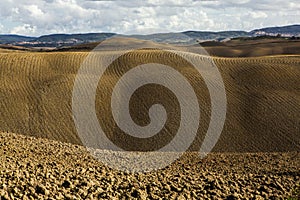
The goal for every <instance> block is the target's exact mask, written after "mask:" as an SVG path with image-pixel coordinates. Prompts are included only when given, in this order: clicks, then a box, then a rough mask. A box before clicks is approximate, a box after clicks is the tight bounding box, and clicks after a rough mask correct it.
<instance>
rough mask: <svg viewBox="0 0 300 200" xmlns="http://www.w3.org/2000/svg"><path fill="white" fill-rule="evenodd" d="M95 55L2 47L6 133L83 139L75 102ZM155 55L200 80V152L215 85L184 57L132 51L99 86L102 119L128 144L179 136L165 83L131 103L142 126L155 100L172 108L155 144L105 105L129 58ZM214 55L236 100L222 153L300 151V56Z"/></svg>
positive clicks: (0, 108) (1, 127) (1, 105)
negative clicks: (125, 129)
mask: <svg viewBox="0 0 300 200" xmlns="http://www.w3.org/2000/svg"><path fill="white" fill-rule="evenodd" d="M108 53H113V52H108ZM87 55H88V53H87V52H52V53H30V52H28V53H15V52H12V53H0V112H1V113H0V131H9V132H15V133H19V134H25V135H31V136H38V137H46V138H50V139H54V140H59V141H63V142H71V143H76V144H81V141H80V139H79V137H78V135H77V133H76V129H75V126H74V122H73V118H72V112H71V103H72V90H73V85H74V80H75V77H76V74H77V71H78V69H79V67H80V65H81V63H82V62H83V61H84V59H85V58H86V56H87ZM191 56H194V55H191ZM196 57H197V56H196ZM198 57H199V58H198ZM198 57H197V59H205V58H202V57H201V56H198ZM148 61H159V62H161V63H165V64H168V65H171V66H174V68H176V69H177V70H179V71H180V72H181V73H182V74H184V76H186V77H187V79H188V80H189V81H190V82H191V84H192V85H193V87H194V89H195V91H196V93H197V95H198V99H199V102H200V106H201V105H202V106H203V105H204V106H203V107H204V108H203V107H201V109H203V110H202V112H203V117H202V118H201V120H202V121H201V122H200V124H201V127H200V128H199V130H198V137H197V140H196V141H195V142H194V144H193V145H192V147H191V150H196V149H197V148H198V147H199V145H200V144H201V141H202V140H203V136H204V134H205V131H206V129H207V126H208V123H209V116H210V103H209V96H208V93H207V88H206V87H205V84H203V80H202V79H201V77H198V76H195V70H194V69H193V68H192V67H191V66H190V65H189V63H186V62H185V61H182V60H180V62H178V59H174V55H172V54H168V53H164V52H161V51H158V50H155V51H153V50H144V51H140V52H134V53H130V54H126V55H125V56H123V57H122V58H120V59H119V60H118V61H117V62H115V63H114V64H113V66H112V67H111V69H110V70H108V71H107V72H106V73H105V76H104V77H102V79H101V80H100V82H99V87H98V89H97V95H98V97H103V95H104V97H105V98H104V101H103V102H102V101H99V100H97V102H96V108H97V114H98V118H99V122H100V124H101V125H102V126H103V127H104V129H105V130H107V131H108V137H110V138H111V139H112V140H114V141H115V142H116V143H118V141H117V139H118V138H119V139H120V138H122V139H123V140H125V141H127V143H126V144H127V145H126V144H125V145H124V142H122V143H120V144H119V143H118V145H121V146H122V145H123V146H122V147H123V148H126V149H128V150H140V149H139V146H140V145H141V144H142V145H144V146H145V147H147V148H149V150H151V147H152V146H153V142H154V143H155V142H158V141H160V143H159V144H156V145H155V146H156V147H159V146H160V145H163V144H164V143H166V142H168V141H169V140H170V139H172V137H173V132H174V131H175V130H176V129H177V128H178V124H176V122H178V119H179V117H180V116H179V115H178V114H177V115H176V113H178V109H179V108H178V105H177V101H176V100H175V98H174V96H173V94H172V93H170V92H169V91H168V90H165V88H161V87H159V86H155V85H152V86H149V88H147V87H145V88H141V89H140V91H139V93H138V94H136V95H135V96H133V100H132V101H131V105H135V107H133V106H132V107H131V108H132V109H131V112H132V113H133V118H135V119H136V121H137V123H139V124H147V120H144V119H147V112H146V110H147V108H149V105H150V104H152V103H154V102H161V103H163V104H164V105H165V106H166V109H167V110H169V111H172V112H171V113H172V115H170V116H172V117H170V118H169V119H170V121H168V123H167V125H166V127H165V128H164V130H163V131H162V132H161V133H160V134H159V135H158V136H157V137H155V138H152V140H150V141H148V142H145V141H143V140H140V141H134V138H130V137H128V136H125V135H124V134H123V133H122V131H121V130H119V129H118V128H117V127H116V126H115V124H114V122H113V121H112V120H111V113H110V106H109V105H107V104H106V105H105V104H104V103H107V102H109V99H108V96H105V95H106V93H107V92H109V91H110V90H111V86H113V85H114V84H115V82H116V80H118V78H119V77H120V76H121V75H122V74H123V73H124V72H125V71H126V70H129V68H130V66H127V65H125V64H124V63H128V62H129V63H131V64H133V65H138V64H140V63H143V62H148ZM214 61H215V63H216V65H217V66H218V68H219V70H220V72H221V75H222V77H223V79H224V83H225V88H226V92H227V101H228V111H227V119H226V121H225V126H224V130H223V132H222V135H221V138H220V140H219V142H218V143H217V145H216V147H215V148H214V151H218V152H227V151H229V152H261V151H262V152H273V151H298V150H299V148H300V56H274V57H255V58H214ZM131 64H130V65H131ZM91 76H92V74H91ZM100 85H101V86H100ZM163 91H165V92H163ZM99 95H100V96H99ZM147 96H151V98H146V97H147ZM159 97H160V99H159ZM97 99H99V98H97ZM141 99H142V101H141ZM103 112H104V113H105V115H103ZM103 116H104V117H103ZM139 119H142V120H139ZM172 120H173V121H172ZM164 133H167V134H165V135H164Z"/></svg>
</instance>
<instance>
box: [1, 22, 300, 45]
mask: <svg viewBox="0 0 300 200" xmlns="http://www.w3.org/2000/svg"><path fill="white" fill-rule="evenodd" d="M278 34H279V35H281V36H283V37H292V36H296V37H299V36H300V25H291V26H283V27H269V28H262V29H255V30H253V31H250V32H246V31H220V32H211V31H185V32H179V33H156V34H149V35H120V34H117V33H86V34H52V35H43V36H40V37H26V36H19V35H0V44H10V45H14V46H24V47H67V46H74V45H80V44H85V43H94V42H100V41H103V40H105V39H107V38H110V37H113V36H122V37H131V38H136V39H141V40H151V41H154V42H158V43H168V44H183V45H192V44H197V43H199V42H203V41H211V40H214V41H224V40H228V39H232V38H241V37H244V38H247V37H249V38H250V37H256V36H262V35H266V36H276V35H278Z"/></svg>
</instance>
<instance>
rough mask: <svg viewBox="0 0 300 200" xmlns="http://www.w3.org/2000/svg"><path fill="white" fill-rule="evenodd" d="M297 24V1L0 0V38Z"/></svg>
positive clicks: (299, 16)
mask: <svg viewBox="0 0 300 200" xmlns="http://www.w3.org/2000/svg"><path fill="white" fill-rule="evenodd" d="M290 24H300V4H299V0H290V1H287V0H239V1H235V0H220V1H219V0H215V1H214V0H202V1H199V0H147V1H146V0H144V1H143V0H126V1H125V0H110V1H105V0H98V1H97V0H31V1H28V0H1V6H0V34H8V33H10V34H21V35H30V36H39V35H43V34H52V33H86V32H117V33H124V34H149V33H156V32H179V31H185V30H202V31H207V30H209V31H221V30H246V31H249V30H252V29H255V28H261V27H268V26H282V25H290Z"/></svg>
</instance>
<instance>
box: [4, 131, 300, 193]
mask: <svg viewBox="0 0 300 200" xmlns="http://www.w3.org/2000/svg"><path fill="white" fill-rule="evenodd" d="M299 164H300V153H299V152H288V153H212V154H209V155H208V156H207V157H206V158H204V159H202V160H201V159H200V158H199V157H198V155H197V153H189V154H186V155H184V156H183V157H182V158H180V159H179V160H177V161H176V162H175V163H173V164H172V165H170V166H168V167H167V168H165V169H161V170H158V171H154V172H150V173H135V174H133V173H125V172H122V171H117V170H114V169H111V168H109V167H108V166H105V165H103V164H101V163H100V162H99V161H97V160H95V159H93V158H92V157H91V156H90V155H89V154H88V152H87V151H86V149H85V148H84V147H82V146H78V145H73V144H69V143H62V142H58V141H53V140H47V139H42V138H39V139H37V138H34V137H27V136H23V135H18V134H11V133H1V134H0V199H133V198H137V199H160V198H165V199H283V198H288V197H291V196H294V197H295V198H297V197H298V198H299V194H296V189H297V185H298V186H299V180H300V172H299ZM298 191H299V190H298ZM297 195H298V196H297Z"/></svg>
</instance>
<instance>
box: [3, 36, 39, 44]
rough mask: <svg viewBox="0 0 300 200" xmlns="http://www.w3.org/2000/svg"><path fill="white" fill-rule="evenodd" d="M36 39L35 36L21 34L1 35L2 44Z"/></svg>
mask: <svg viewBox="0 0 300 200" xmlns="http://www.w3.org/2000/svg"><path fill="white" fill-rule="evenodd" d="M34 39H36V38H35V37H27V36H21V35H0V44H11V43H17V42H26V41H32V40H34Z"/></svg>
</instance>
